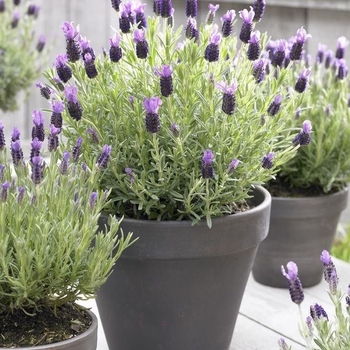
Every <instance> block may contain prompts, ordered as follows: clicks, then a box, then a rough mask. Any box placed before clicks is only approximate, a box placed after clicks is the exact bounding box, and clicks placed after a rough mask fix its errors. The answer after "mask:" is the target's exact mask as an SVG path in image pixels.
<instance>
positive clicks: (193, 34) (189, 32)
mask: <svg viewBox="0 0 350 350" xmlns="http://www.w3.org/2000/svg"><path fill="white" fill-rule="evenodd" d="M198 35H199V31H198V29H197V21H196V19H195V18H192V17H189V18H188V19H187V23H186V26H185V37H186V38H187V39H189V40H191V39H194V41H195V42H198V38H199V37H198Z"/></svg>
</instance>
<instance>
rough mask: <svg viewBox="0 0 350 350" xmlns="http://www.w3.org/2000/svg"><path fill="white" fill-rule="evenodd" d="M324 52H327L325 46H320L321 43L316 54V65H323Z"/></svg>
mask: <svg viewBox="0 0 350 350" xmlns="http://www.w3.org/2000/svg"><path fill="white" fill-rule="evenodd" d="M326 50H327V46H326V45H324V44H321V43H319V44H318V49H317V54H316V62H317V63H323V61H324V56H325V53H326Z"/></svg>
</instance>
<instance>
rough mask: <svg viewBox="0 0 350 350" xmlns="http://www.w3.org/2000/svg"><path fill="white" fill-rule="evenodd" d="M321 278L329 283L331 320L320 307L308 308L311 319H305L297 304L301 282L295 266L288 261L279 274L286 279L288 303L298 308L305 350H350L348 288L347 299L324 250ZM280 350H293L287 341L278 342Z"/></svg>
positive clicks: (301, 289) (299, 298)
mask: <svg viewBox="0 0 350 350" xmlns="http://www.w3.org/2000/svg"><path fill="white" fill-rule="evenodd" d="M321 261H322V264H320V265H321V267H322V269H323V276H324V279H325V281H326V282H327V283H328V286H329V289H328V290H327V293H328V295H329V297H330V299H331V301H332V303H333V305H334V320H332V319H330V317H329V316H328V314H327V312H329V310H325V309H324V308H323V307H322V306H321V305H320V304H317V303H314V304H312V305H311V306H310V315H309V316H307V317H306V319H305V318H304V315H303V313H302V311H301V308H300V304H301V303H302V302H303V301H304V292H303V286H302V280H301V279H300V277H299V271H298V266H297V264H296V263H295V262H293V261H290V262H289V263H288V264H287V271H286V270H285V269H284V267H283V266H282V274H283V275H284V276H285V277H286V278H287V281H288V283H287V285H288V288H289V292H290V296H291V299H292V301H293V302H294V303H296V304H297V305H298V307H299V311H300V316H301V320H302V324H301V325H300V327H299V329H300V332H301V335H302V336H303V338H304V340H305V343H306V349H308V350H324V349H327V350H346V349H349V348H350V337H349V328H350V318H349V315H350V285H349V287H348V289H347V291H346V295H345V294H344V293H343V292H342V291H341V288H340V287H339V279H338V275H337V269H336V266H335V265H334V263H333V261H332V258H331V256H330V255H329V253H328V251H327V250H323V251H322V253H321ZM278 344H279V348H280V350H292V348H291V347H290V346H288V344H287V342H286V340H285V339H284V338H281V339H279V340H278Z"/></svg>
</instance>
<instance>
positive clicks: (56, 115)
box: [50, 100, 64, 129]
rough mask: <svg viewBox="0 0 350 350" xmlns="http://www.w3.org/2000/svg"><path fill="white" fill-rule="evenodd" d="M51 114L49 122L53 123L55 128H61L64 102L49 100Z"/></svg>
mask: <svg viewBox="0 0 350 350" xmlns="http://www.w3.org/2000/svg"><path fill="white" fill-rule="evenodd" d="M51 107H52V114H51V119H50V124H52V125H54V126H55V127H56V128H59V129H61V128H62V124H63V118H62V112H63V110H64V103H63V102H61V101H55V100H53V101H51Z"/></svg>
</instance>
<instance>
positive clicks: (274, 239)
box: [253, 188, 349, 288]
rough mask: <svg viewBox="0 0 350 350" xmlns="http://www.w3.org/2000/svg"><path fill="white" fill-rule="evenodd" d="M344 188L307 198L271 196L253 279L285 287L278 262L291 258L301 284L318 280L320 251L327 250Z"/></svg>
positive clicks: (344, 195) (341, 206)
mask: <svg viewBox="0 0 350 350" xmlns="http://www.w3.org/2000/svg"><path fill="white" fill-rule="evenodd" d="M348 191H349V190H348V188H345V189H344V190H341V191H339V192H337V193H333V194H330V195H324V196H318V197H308V198H282V197H272V205H271V220H270V229H269V234H268V236H267V238H266V239H265V240H264V242H262V243H261V244H260V246H259V249H258V253H257V255H256V258H255V262H254V266H253V277H254V279H255V280H256V281H257V282H259V283H262V284H264V285H268V286H272V287H279V288H287V282H286V279H285V277H284V276H283V275H282V273H281V265H284V266H285V265H286V264H287V263H288V262H289V261H294V262H295V263H296V264H297V265H298V268H299V276H300V279H301V282H302V284H303V286H304V287H311V286H314V285H316V284H318V283H320V282H321V280H322V275H323V266H322V263H321V261H320V255H321V252H322V251H323V250H324V249H326V250H328V251H330V249H331V247H332V244H333V240H334V237H335V234H336V229H337V225H338V222H339V218H340V215H341V212H342V211H343V210H344V209H345V208H346V205H347V201H348Z"/></svg>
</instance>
